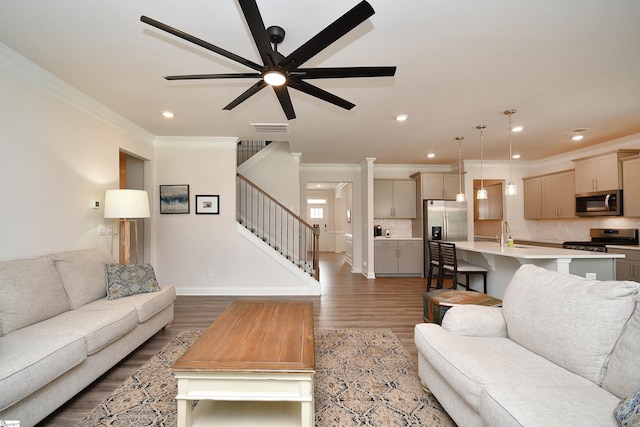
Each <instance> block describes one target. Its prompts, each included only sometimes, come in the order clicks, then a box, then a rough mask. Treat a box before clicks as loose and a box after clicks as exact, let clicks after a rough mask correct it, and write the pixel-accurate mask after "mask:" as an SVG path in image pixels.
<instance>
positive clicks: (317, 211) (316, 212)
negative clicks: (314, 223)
mask: <svg viewBox="0 0 640 427" xmlns="http://www.w3.org/2000/svg"><path fill="white" fill-rule="evenodd" d="M326 204H327V199H307V206H308V207H309V219H323V218H324V207H320V206H317V205H326ZM314 205H316V206H314Z"/></svg>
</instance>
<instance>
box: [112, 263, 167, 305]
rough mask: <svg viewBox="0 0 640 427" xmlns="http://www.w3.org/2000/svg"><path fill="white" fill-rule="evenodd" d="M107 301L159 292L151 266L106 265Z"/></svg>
mask: <svg viewBox="0 0 640 427" xmlns="http://www.w3.org/2000/svg"><path fill="white" fill-rule="evenodd" d="M106 271H107V299H116V298H122V297H128V296H130V295H136V294H142V293H147V292H157V291H159V290H160V286H158V281H157V280H156V274H155V272H154V271H153V267H152V266H151V264H107V266H106Z"/></svg>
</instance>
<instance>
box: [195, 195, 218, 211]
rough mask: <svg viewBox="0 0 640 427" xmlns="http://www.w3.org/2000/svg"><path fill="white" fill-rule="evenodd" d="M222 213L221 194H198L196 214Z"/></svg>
mask: <svg viewBox="0 0 640 427" xmlns="http://www.w3.org/2000/svg"><path fill="white" fill-rule="evenodd" d="M219 213H220V196H217V195H216V196H203V195H197V196H196V214H209V215H218V214H219Z"/></svg>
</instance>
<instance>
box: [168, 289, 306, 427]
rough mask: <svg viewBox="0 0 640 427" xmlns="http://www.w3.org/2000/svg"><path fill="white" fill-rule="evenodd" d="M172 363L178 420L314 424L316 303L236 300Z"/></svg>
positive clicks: (182, 426)
mask: <svg viewBox="0 0 640 427" xmlns="http://www.w3.org/2000/svg"><path fill="white" fill-rule="evenodd" d="M172 370H173V373H174V375H175V377H176V378H177V380H178V395H177V396H176V399H177V401H178V427H189V426H198V425H202V426H205V425H206V426H211V425H220V426H235V425H244V426H246V425H257V424H259V425H261V426H265V425H274V426H278V427H280V426H288V425H295V426H309V427H311V426H313V425H314V419H315V414H314V405H313V390H314V383H313V375H314V373H315V358H314V338H313V304H312V303H301V302H265V301H236V302H234V303H233V304H231V306H229V308H227V309H226V310H225V311H224V312H223V313H222V314H221V315H220V316H219V317H218V319H217V320H216V321H215V322H214V323H213V324H212V325H211V326H210V327H209V328H208V329H207V330H206V331H205V332H204V333H203V334H202V336H200V338H198V340H196V342H195V343H194V344H193V345H192V346H191V348H189V349H188V350H187V351H186V352H185V354H184V355H183V356H182V357H180V358H179V359H178V360H177V361H176V362H175V364H174V365H173V367H172ZM193 401H199V402H198V404H197V405H196V407H195V409H192V408H193Z"/></svg>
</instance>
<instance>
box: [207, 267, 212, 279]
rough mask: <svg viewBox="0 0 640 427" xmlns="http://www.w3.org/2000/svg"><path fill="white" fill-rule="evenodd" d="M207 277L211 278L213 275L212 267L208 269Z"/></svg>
mask: <svg viewBox="0 0 640 427" xmlns="http://www.w3.org/2000/svg"><path fill="white" fill-rule="evenodd" d="M207 277H209V278H211V277H213V270H211V269H209V270H207Z"/></svg>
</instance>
